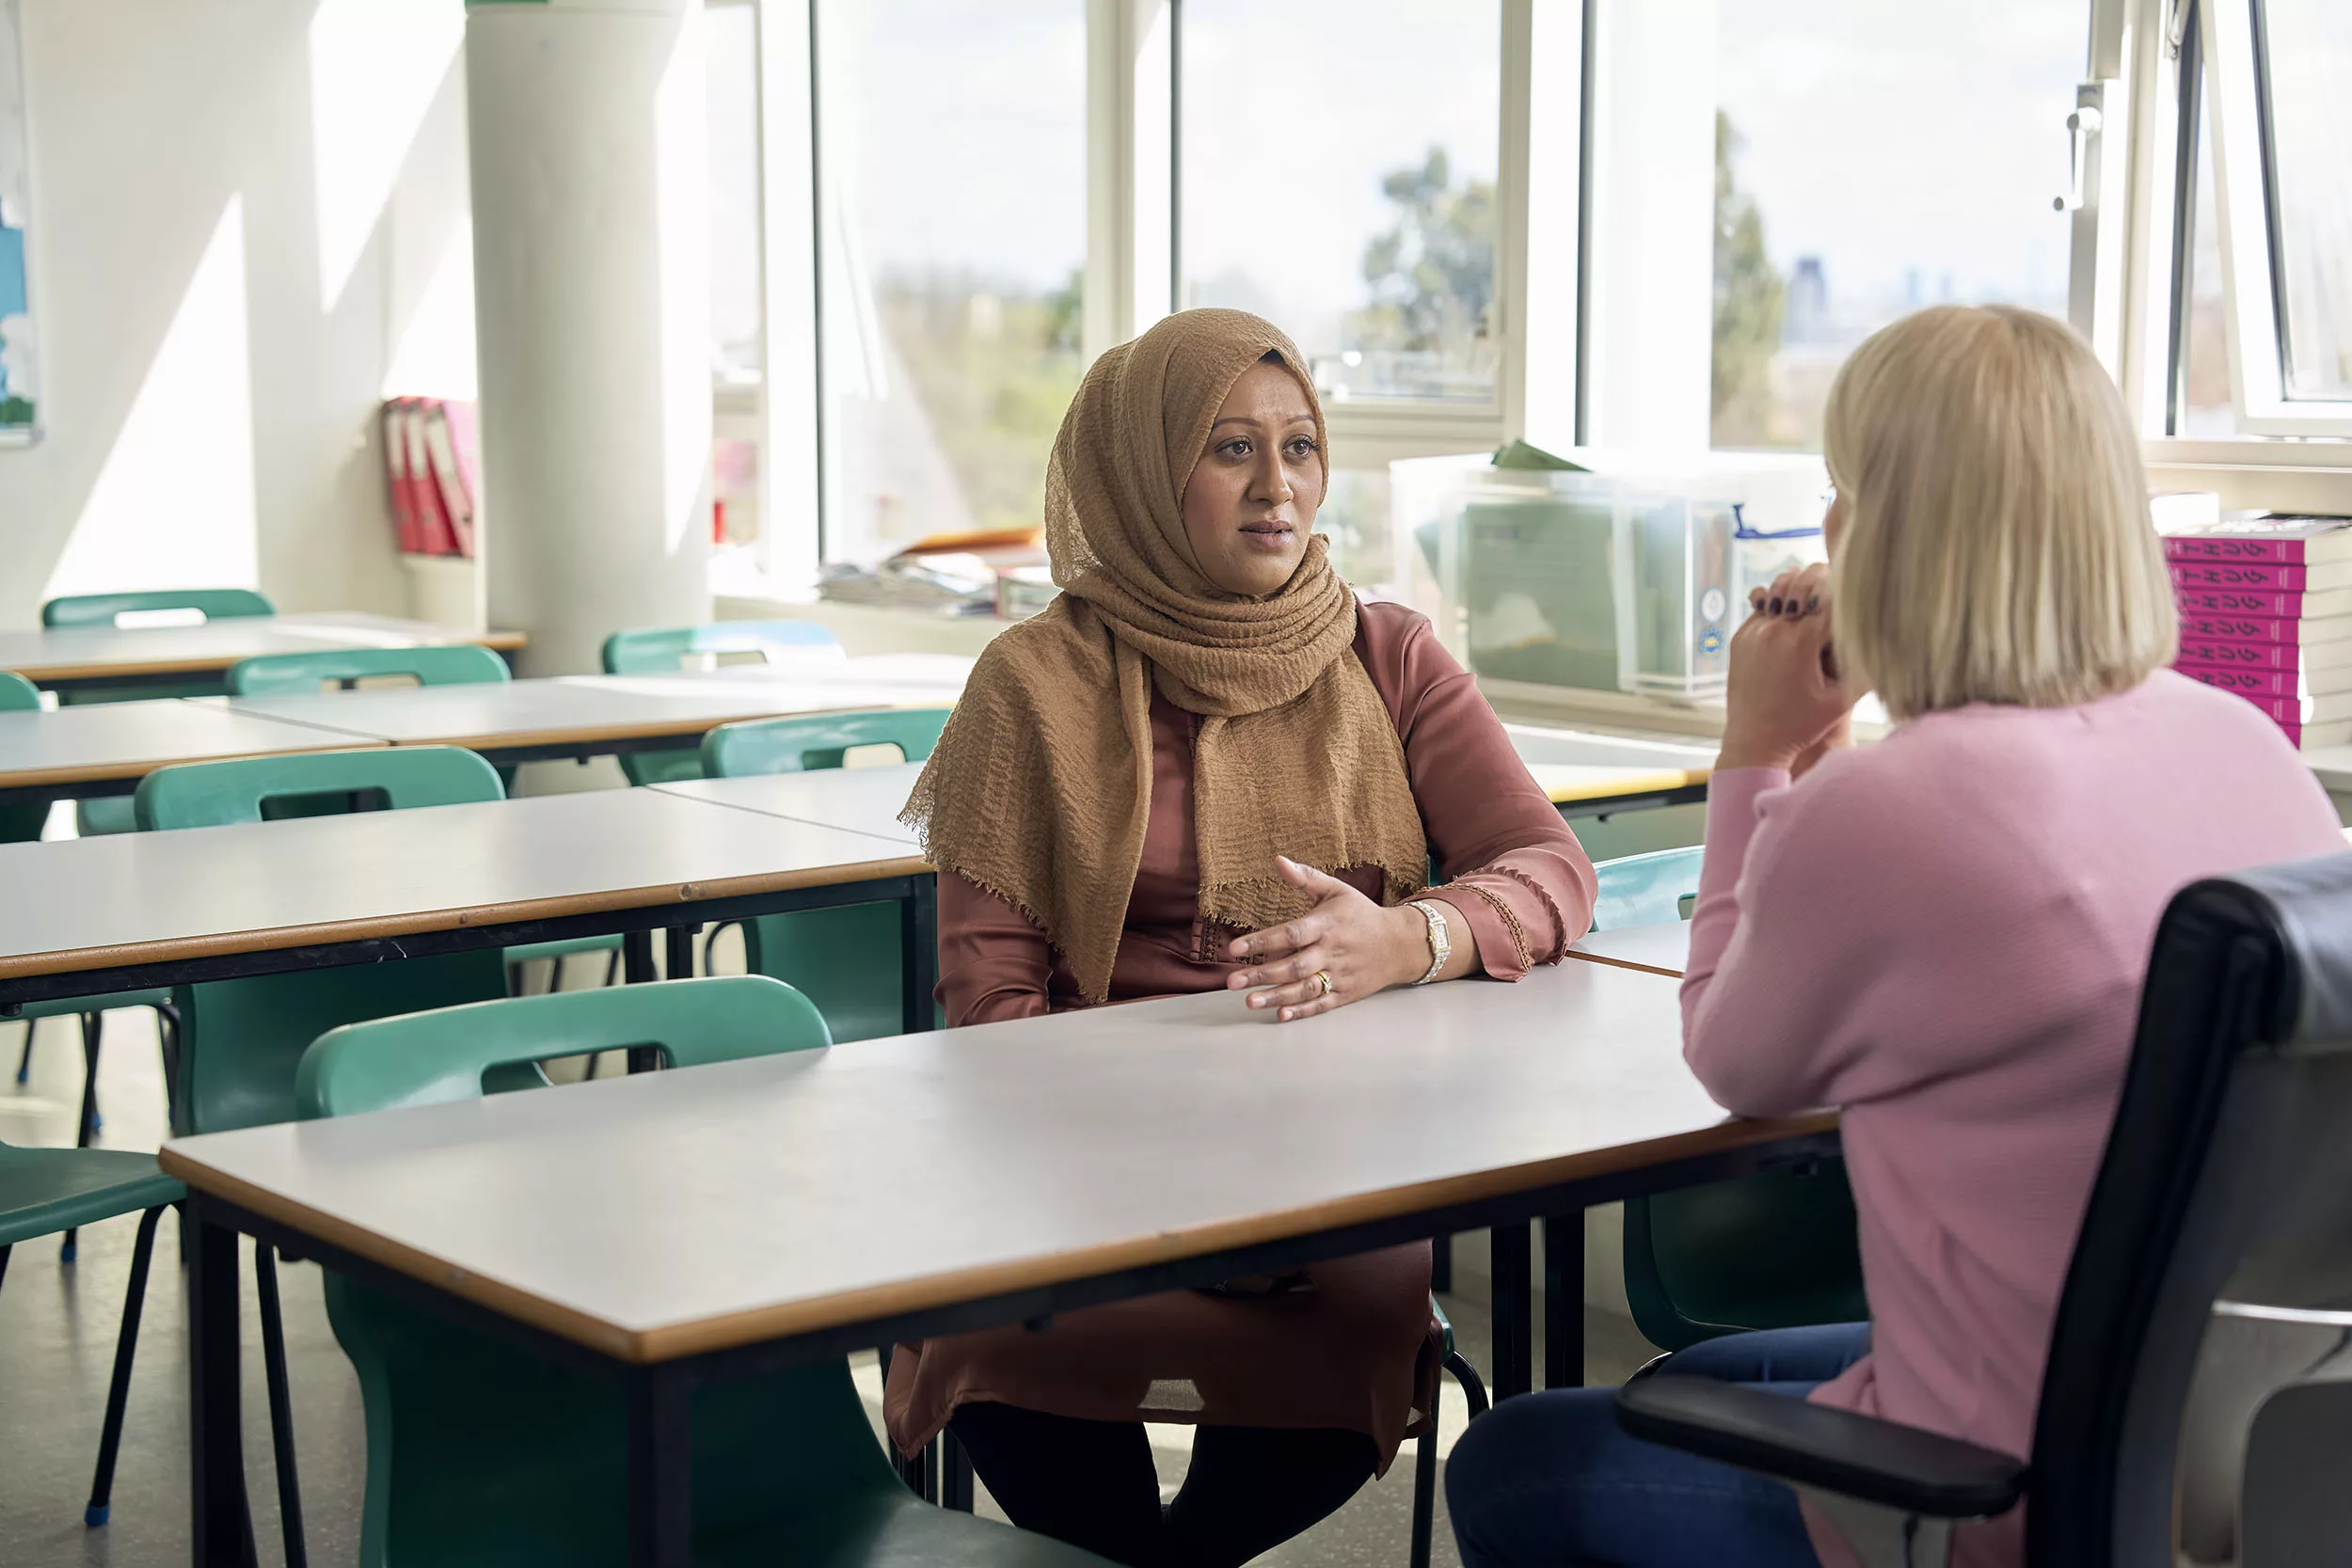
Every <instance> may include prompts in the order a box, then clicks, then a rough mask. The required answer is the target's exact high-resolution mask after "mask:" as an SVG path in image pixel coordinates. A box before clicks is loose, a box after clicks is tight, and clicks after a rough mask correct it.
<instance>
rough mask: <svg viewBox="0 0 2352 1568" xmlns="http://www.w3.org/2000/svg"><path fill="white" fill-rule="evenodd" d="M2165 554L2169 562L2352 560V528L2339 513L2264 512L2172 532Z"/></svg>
mask: <svg viewBox="0 0 2352 1568" xmlns="http://www.w3.org/2000/svg"><path fill="white" fill-rule="evenodd" d="M2164 554H2165V559H2166V560H2168V561H2221V562H2275V563H2278V564H2280V565H2290V566H2317V565H2322V564H2325V563H2328V562H2341V561H2352V528H2347V527H2346V526H2345V523H2344V520H2343V519H2342V518H2334V517H2259V518H2252V519H2249V520H2246V521H2241V522H2231V523H2217V524H2212V525H2210V526H2207V527H2203V528H2187V529H2177V530H2174V531H2169V532H2168V533H2166V534H2165V536H2164Z"/></svg>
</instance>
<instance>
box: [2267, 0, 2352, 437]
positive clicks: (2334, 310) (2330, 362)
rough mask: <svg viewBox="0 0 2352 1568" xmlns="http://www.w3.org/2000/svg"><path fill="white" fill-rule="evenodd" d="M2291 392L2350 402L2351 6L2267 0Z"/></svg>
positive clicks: (2338, 1) (2276, 219)
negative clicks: (2348, 107) (2346, 96)
mask: <svg viewBox="0 0 2352 1568" xmlns="http://www.w3.org/2000/svg"><path fill="white" fill-rule="evenodd" d="M2256 14H2257V15H2259V16H2260V17H2261V18H2262V26H2263V66H2264V71H2265V74H2266V75H2267V77H2268V79H2269V80H2268V88H2269V98H2270V143H2271V156H2272V165H2271V171H2270V172H2271V178H2272V180H2273V182H2274V195H2275V198H2276V199H2277V202H2278V211H2277V213H2276V214H2274V215H2273V217H2272V220H2271V230H2272V233H2273V234H2274V236H2275V239H2274V241H2273V243H2274V244H2276V245H2279V246H2280V273H2281V275H2282V280H2283V281H2284V283H2285V285H2286V297H2285V299H2284V300H2283V301H2282V302H2281V306H2282V309H2284V311H2285V314H2286V361H2287V388H2286V390H2287V396H2289V397H2290V398H2352V112H2347V111H2346V109H2345V107H2344V93H2345V89H2346V87H2347V85H2348V84H2352V6H2347V5H2345V4H2344V0H2261V4H2260V5H2259V7H2258V8H2257V12H2256Z"/></svg>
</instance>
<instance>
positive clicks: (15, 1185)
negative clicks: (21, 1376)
mask: <svg viewBox="0 0 2352 1568" xmlns="http://www.w3.org/2000/svg"><path fill="white" fill-rule="evenodd" d="M185 1196H187V1189H186V1188H184V1187H183V1186H181V1185H180V1183H179V1182H177V1181H174V1180H172V1179H171V1178H170V1177H168V1176H166V1175H165V1174H164V1173H163V1172H162V1171H160V1170H158V1169H157V1168H156V1167H155V1159H154V1156H152V1155H150V1154H123V1153H117V1152H112V1151H109V1150H105V1149H94V1148H15V1147H13V1146H11V1145H8V1144H0V1279H5V1278H6V1277H7V1275H8V1254H9V1252H10V1250H11V1249H13V1248H14V1247H15V1245H16V1243H19V1242H29V1241H33V1240H36V1239H38V1238H40V1237H42V1236H48V1235H52V1234H55V1233H56V1232H57V1231H60V1230H62V1231H66V1232H68V1233H71V1232H72V1231H73V1230H74V1229H76V1228H78V1227H82V1226H85V1225H96V1224H97V1223H98V1222H99V1221H101V1220H110V1219H113V1218H114V1217H115V1216H116V1215H118V1214H133V1213H135V1214H139V1216H140V1218H139V1236H138V1242H137V1243H136V1244H135V1246H134V1247H133V1248H132V1252H131V1282H130V1289H129V1290H128V1291H125V1292H124V1296H123V1302H122V1328H121V1331H120V1332H119V1333H118V1334H117V1335H116V1336H115V1370H114V1379H113V1381H112V1382H111V1383H109V1384H108V1385H107V1387H106V1418H105V1423H104V1425H103V1427H101V1428H100V1430H99V1436H98V1470H97V1473H96V1474H95V1475H94V1476H93V1477H92V1478H91V1480H90V1493H89V1502H88V1504H87V1506H86V1507H85V1508H84V1509H83V1511H82V1522H83V1523H84V1524H85V1525H103V1524H104V1523H105V1522H106V1520H107V1518H108V1517H109V1514H110V1512H111V1499H112V1495H113V1491H114V1481H115V1455H116V1453H117V1452H118V1451H119V1449H120V1447H121V1444H122V1411H123V1405H124V1403H125V1402H126V1401H127V1400H128V1399H129V1398H130V1394H131V1361H132V1356H133V1354H134V1353H135V1351H136V1350H137V1349H138V1342H139V1308H140V1307H141V1305H142V1304H143V1303H144V1302H145V1301H146V1299H147V1267H148V1263H149V1262H150V1261H151V1259H152V1258H153V1257H154V1253H155V1223H156V1221H158V1220H160V1219H161V1218H162V1217H163V1212H164V1211H165V1210H166V1209H167V1208H169V1207H170V1206H171V1205H172V1204H175V1203H177V1202H179V1201H180V1200H181V1199H182V1198H183V1197H185ZM12 1408H13V1410H14V1413H15V1415H16V1417H17V1418H18V1419H20V1420H22V1419H24V1417H25V1415H26V1412H25V1411H24V1405H23V1402H22V1401H21V1400H19V1401H18V1402H16V1403H15V1404H14V1406H13V1407H12Z"/></svg>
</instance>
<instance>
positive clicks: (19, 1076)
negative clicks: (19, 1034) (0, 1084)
mask: <svg viewBox="0 0 2352 1568" xmlns="http://www.w3.org/2000/svg"><path fill="white" fill-rule="evenodd" d="M39 1031H40V1020H39V1019H37V1018H28V1019H26V1020H25V1021H24V1054H23V1055H21V1056H19V1057H17V1059H16V1081H17V1084H18V1085H19V1086H20V1087H21V1086H23V1085H25V1084H27V1083H30V1082H31V1081H32V1077H33V1036H34V1035H35V1034H37V1033H38V1032H39Z"/></svg>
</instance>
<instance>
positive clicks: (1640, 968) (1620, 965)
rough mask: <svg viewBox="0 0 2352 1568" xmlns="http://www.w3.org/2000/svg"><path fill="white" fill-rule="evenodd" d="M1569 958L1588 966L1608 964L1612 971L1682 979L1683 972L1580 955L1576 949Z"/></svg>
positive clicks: (1629, 961)
mask: <svg viewBox="0 0 2352 1568" xmlns="http://www.w3.org/2000/svg"><path fill="white" fill-rule="evenodd" d="M1568 957H1569V958H1581V959H1583V960H1584V961H1585V962H1586V963H1588V964H1607V965H1609V967H1610V968H1612V969H1630V970H1634V971H1636V972H1638V973H1640V974H1663V975H1664V976H1665V977H1666V978H1667V979H1669V980H1679V979H1681V978H1682V971H1681V970H1678V969H1661V968H1659V967H1658V966H1657V965H1656V964H1642V963H1635V962H1634V961H1633V960H1632V959H1631V958H1612V957H1610V956H1609V955H1608V954H1606V953H1580V952H1578V951H1577V950H1576V949H1575V948H1574V947H1570V948H1569V949H1568Z"/></svg>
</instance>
